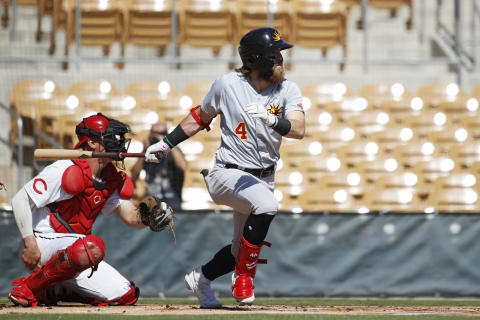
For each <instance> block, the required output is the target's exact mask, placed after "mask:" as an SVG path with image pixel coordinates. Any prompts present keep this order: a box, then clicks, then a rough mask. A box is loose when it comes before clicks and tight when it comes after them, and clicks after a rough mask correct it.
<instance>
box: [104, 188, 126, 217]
mask: <svg viewBox="0 0 480 320" xmlns="http://www.w3.org/2000/svg"><path fill="white" fill-rule="evenodd" d="M122 201H130V200H123V199H121V198H120V195H119V194H118V190H115V192H114V193H113V194H112V195H111V196H110V197H108V199H107V202H105V205H104V206H103V208H102V213H103V214H104V215H106V216H110V215H112V213H113V210H115V209H117V208H118V206H119V205H120V204H121V203H122Z"/></svg>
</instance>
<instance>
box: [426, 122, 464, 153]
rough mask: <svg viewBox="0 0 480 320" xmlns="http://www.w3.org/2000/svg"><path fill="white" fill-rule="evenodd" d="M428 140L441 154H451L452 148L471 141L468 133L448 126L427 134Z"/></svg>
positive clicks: (456, 127) (457, 127)
mask: <svg viewBox="0 0 480 320" xmlns="http://www.w3.org/2000/svg"><path fill="white" fill-rule="evenodd" d="M426 139H427V140H428V141H430V142H432V143H433V144H434V145H435V147H436V148H437V150H438V152H440V153H441V154H446V155H448V154H449V151H450V149H451V148H452V147H454V146H456V145H462V144H463V143H464V142H466V141H467V140H470V139H469V134H468V131H467V130H466V129H465V128H463V127H459V126H446V127H443V128H442V129H441V130H438V131H437V130H435V131H432V132H429V133H427V135H426Z"/></svg>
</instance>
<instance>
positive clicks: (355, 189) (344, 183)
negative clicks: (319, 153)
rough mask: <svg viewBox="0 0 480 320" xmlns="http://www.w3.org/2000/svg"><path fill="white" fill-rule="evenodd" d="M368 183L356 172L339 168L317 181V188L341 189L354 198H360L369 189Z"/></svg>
mask: <svg viewBox="0 0 480 320" xmlns="http://www.w3.org/2000/svg"><path fill="white" fill-rule="evenodd" d="M369 187H371V186H369V185H368V183H367V182H366V180H365V179H364V177H362V176H361V175H360V174H359V173H358V172H356V171H345V170H341V171H339V172H336V173H334V174H327V175H324V176H323V177H322V178H321V179H320V180H319V181H318V183H317V188H318V189H319V190H325V189H343V190H346V191H347V192H348V193H349V194H351V195H352V196H353V197H354V198H355V199H356V200H361V199H362V198H363V196H364V194H365V193H366V192H367V191H368V189H369Z"/></svg>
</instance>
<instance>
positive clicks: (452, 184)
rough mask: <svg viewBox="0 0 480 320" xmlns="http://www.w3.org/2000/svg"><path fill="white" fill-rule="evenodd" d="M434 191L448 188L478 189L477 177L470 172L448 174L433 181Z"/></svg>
mask: <svg viewBox="0 0 480 320" xmlns="http://www.w3.org/2000/svg"><path fill="white" fill-rule="evenodd" d="M433 184H434V186H435V190H438V189H449V188H478V183H477V177H476V176H475V175H473V174H472V173H470V172H450V173H449V174H448V175H447V176H443V177H439V178H437V179H435V181H433Z"/></svg>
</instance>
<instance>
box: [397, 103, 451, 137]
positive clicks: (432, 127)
mask: <svg viewBox="0 0 480 320" xmlns="http://www.w3.org/2000/svg"><path fill="white" fill-rule="evenodd" d="M403 124H404V125H405V126H406V127H408V128H410V129H412V130H413V133H414V135H415V136H417V137H418V138H425V137H426V136H427V134H428V133H430V132H433V131H439V130H442V129H443V127H444V126H447V125H449V124H451V121H450V119H449V118H447V116H446V114H445V113H443V112H440V111H434V110H429V111H427V110H424V111H422V112H421V113H419V114H415V115H410V116H407V117H406V118H405V120H404V121H403Z"/></svg>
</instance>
